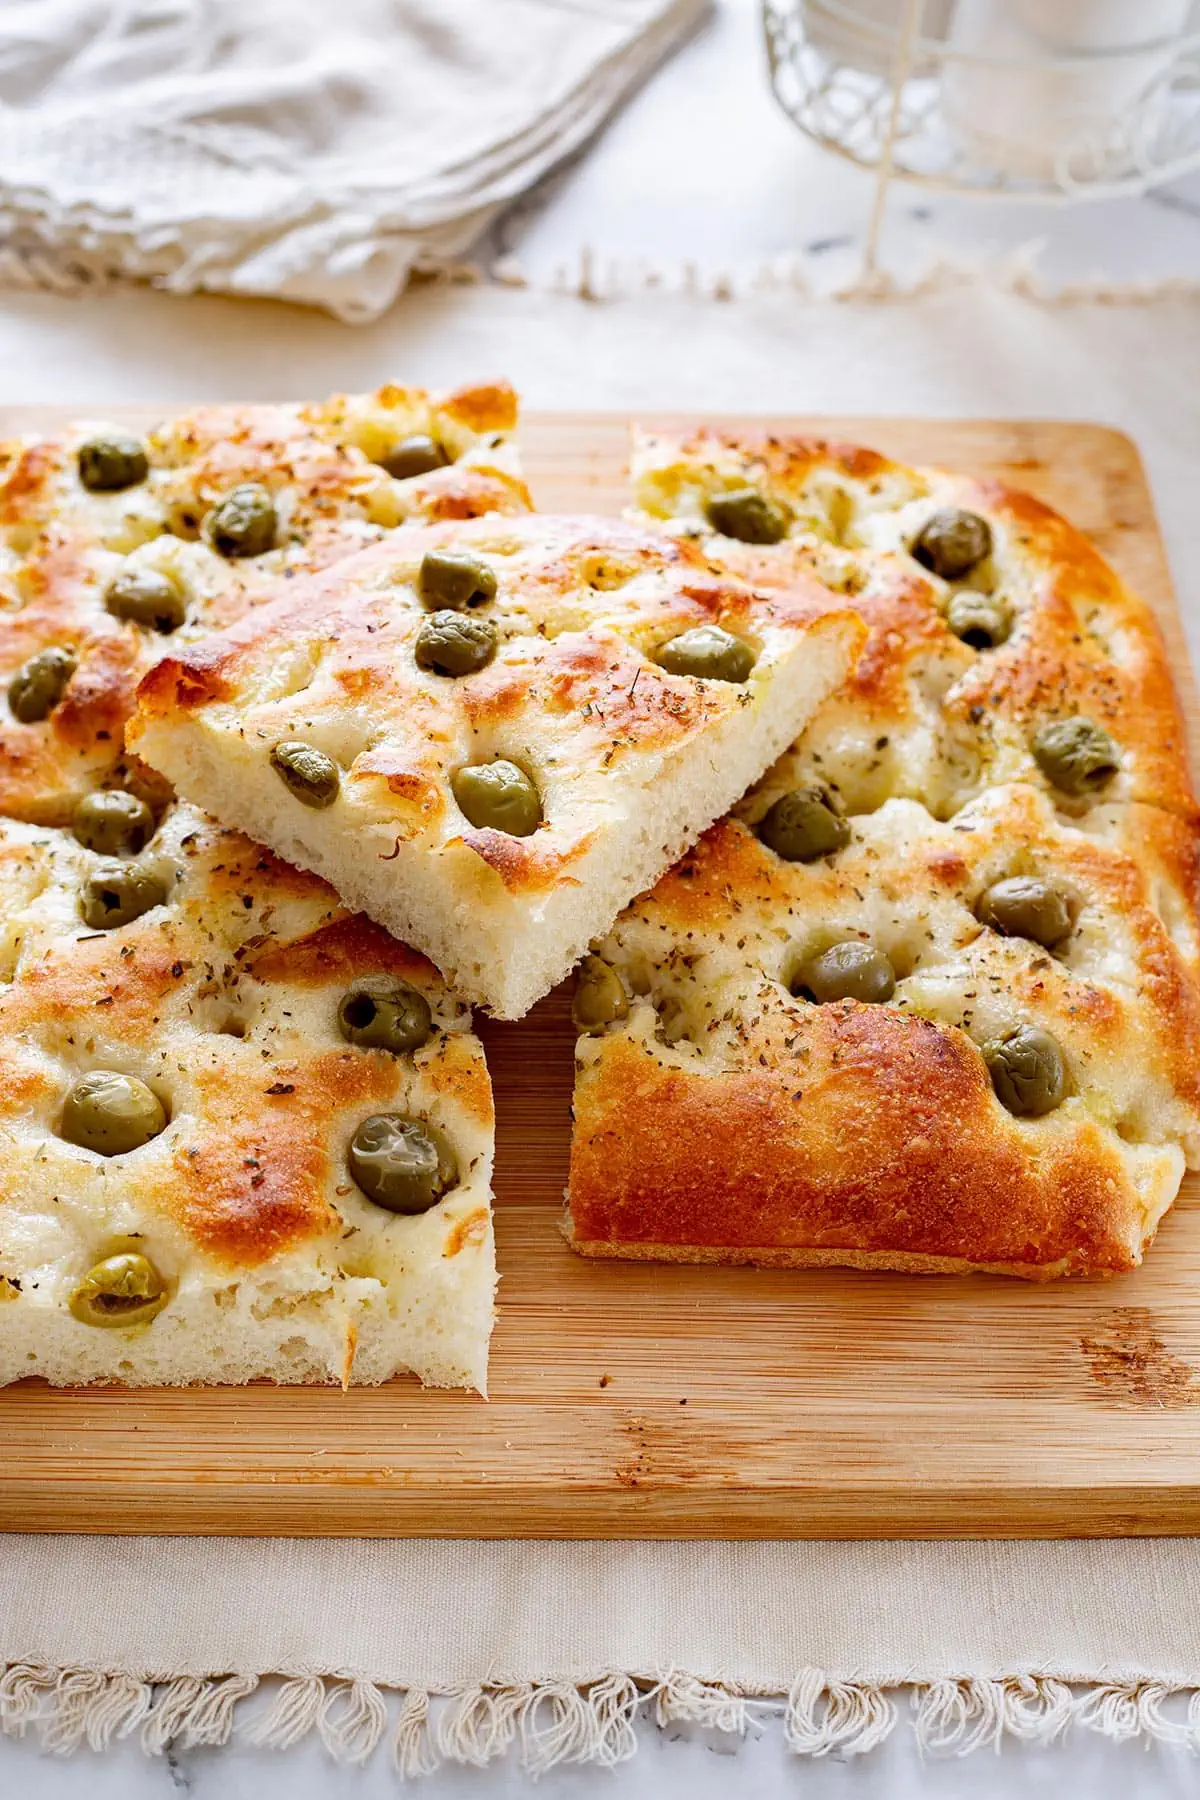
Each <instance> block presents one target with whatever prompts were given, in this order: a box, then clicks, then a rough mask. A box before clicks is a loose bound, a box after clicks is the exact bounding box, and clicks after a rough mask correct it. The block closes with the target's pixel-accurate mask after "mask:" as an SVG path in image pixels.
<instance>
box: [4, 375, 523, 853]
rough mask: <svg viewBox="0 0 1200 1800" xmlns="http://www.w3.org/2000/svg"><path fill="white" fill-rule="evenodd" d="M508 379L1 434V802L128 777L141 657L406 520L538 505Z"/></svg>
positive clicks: (49, 798)
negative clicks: (433, 392)
mask: <svg viewBox="0 0 1200 1800" xmlns="http://www.w3.org/2000/svg"><path fill="white" fill-rule="evenodd" d="M515 423H516V397H515V395H514V394H513V391H512V389H511V388H510V387H508V386H507V385H505V384H503V383H494V384H491V385H487V386H480V387H474V388H464V389H461V390H459V391H458V392H455V393H450V394H445V395H441V396H438V397H431V396H429V395H427V394H425V393H424V392H422V391H421V390H419V389H409V388H401V387H395V386H389V387H384V388H381V389H380V390H379V391H378V392H377V393H374V394H368V395H353V396H347V395H338V396H335V397H334V398H333V399H331V400H328V401H325V402H323V403H321V404H318V405H312V406H209V407H204V408H201V409H200V410H199V411H196V412H193V413H188V414H184V415H183V416H180V417H177V418H172V419H168V420H166V421H162V422H159V423H157V424H154V425H153V426H151V428H150V429H148V430H146V431H144V432H140V431H131V430H130V428H129V427H128V426H113V425H106V424H104V423H103V422H101V421H92V422H87V423H80V424H75V425H71V426H68V427H66V428H64V430H63V431H62V432H61V433H60V434H58V435H56V436H51V437H40V438H30V439H19V440H12V441H9V442H7V443H4V444H0V686H2V687H3V688H4V690H5V691H6V696H7V704H4V702H3V701H0V814H4V815H7V816H9V817H14V818H23V819H29V820H34V821H36V822H38V823H43V824H56V825H65V824H67V823H69V821H70V818H71V814H72V811H73V809H74V807H75V805H76V804H77V803H78V801H79V800H80V798H81V797H82V795H84V794H85V793H86V792H87V791H88V790H89V789H90V788H91V787H93V786H94V785H95V784H96V783H97V782H98V781H113V782H119V781H121V780H122V779H123V778H124V775H125V771H124V769H123V767H122V764H121V756H122V730H123V725H124V721H125V718H126V716H127V714H128V711H129V706H130V702H131V699H132V695H133V690H134V688H135V687H136V685H137V681H138V678H139V676H140V675H141V674H142V673H143V672H144V671H145V670H146V669H147V668H148V667H150V666H151V664H152V663H153V662H154V661H155V660H156V659H157V658H158V657H159V656H161V655H162V654H163V652H164V651H165V650H167V649H168V648H170V647H172V646H175V645H178V644H179V643H182V642H187V641H189V640H191V639H193V638H195V637H197V636H199V635H201V634H203V633H204V632H207V631H210V630H212V629H214V628H215V627H219V626H222V625H225V624H228V623H230V622H231V621H233V620H234V619H237V618H240V617H241V616H242V614H243V613H244V612H246V611H247V610H248V609H249V608H250V607H252V606H255V605H257V604H259V603H260V602H261V600H262V599H263V598H264V596H266V595H268V594H270V593H272V592H274V591H275V589H276V587H277V586H278V584H279V583H280V582H281V581H283V580H286V579H289V578H291V577H294V576H296V575H298V574H301V573H306V572H309V571H312V570H314V569H320V568H323V567H325V566H326V565H327V564H329V563H330V562H332V561H334V560H336V559H337V558H338V557H339V556H342V555H345V554H346V553H347V552H348V551H351V550H354V549H358V548H361V546H362V545H364V544H366V543H369V542H371V541H372V540H374V539H377V538H379V537H380V536H382V535H383V534H384V533H385V532H386V531H388V530H390V529H392V528H393V527H395V526H396V525H398V524H400V523H402V522H403V521H404V520H406V519H410V518H418V519H456V518H472V517H475V516H476V515H478V514H482V513H487V512H493V511H495V512H500V513H505V512H521V511H525V510H526V509H527V508H528V506H529V496H528V493H527V491H526V489H525V487H524V485H523V483H522V481H521V479H520V475H519V471H518V468H517V463H516V458H515V451H514V449H513V447H512V445H511V444H510V443H509V442H508V438H509V434H510V433H511V432H512V430H513V428H514V426H515Z"/></svg>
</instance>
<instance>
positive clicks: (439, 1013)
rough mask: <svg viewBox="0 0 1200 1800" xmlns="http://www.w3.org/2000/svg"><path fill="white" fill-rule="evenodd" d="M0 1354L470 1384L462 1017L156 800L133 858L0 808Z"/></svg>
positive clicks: (7, 1369) (358, 926) (473, 1359)
mask: <svg viewBox="0 0 1200 1800" xmlns="http://www.w3.org/2000/svg"><path fill="white" fill-rule="evenodd" d="M0 903H2V906H3V937H2V939H0V978H2V983H3V985H2V986H0V1031H2V1032H3V1035H4V1046H5V1053H4V1065H3V1071H4V1072H3V1078H2V1079H0V1381H4V1382H7V1381H13V1380H17V1379H19V1378H20V1377H22V1376H26V1375H40V1376H42V1377H44V1378H45V1379H46V1380H48V1381H50V1382H53V1383H59V1384H63V1383H82V1382H118V1383H126V1384H131V1385H145V1384H163V1383H194V1382H204V1383H215V1382H243V1381H249V1380H252V1379H255V1378H258V1377H266V1378H269V1379H271V1380H274V1381H278V1382H285V1383H292V1382H312V1381H318V1382H323V1381H341V1382H342V1383H343V1384H348V1383H350V1382H379V1381H383V1380H385V1379H387V1378H388V1377H389V1376H391V1375H393V1374H395V1373H396V1372H398V1371H400V1370H412V1371H414V1372H415V1373H416V1374H417V1375H419V1376H420V1377H421V1379H422V1380H423V1381H425V1382H428V1383H430V1384H433V1385H437V1386H466V1387H474V1388H478V1389H480V1390H481V1391H482V1390H484V1389H485V1385H486V1372H487V1351H488V1338H489V1334H490V1331H491V1326H492V1316H493V1294H494V1288H495V1262H494V1251H493V1241H492V1225H491V1212H490V1176H491V1163H492V1141H493V1118H492V1098H491V1088H490V1084H489V1081H488V1074H487V1069H486V1066H485V1063H484V1056H483V1050H482V1047H481V1045H480V1044H479V1042H478V1040H477V1039H476V1038H475V1036H474V1035H473V1033H472V1030H471V1022H470V1015H469V1013H468V1012H467V1010H466V1008H465V1007H464V1006H463V1005H462V1004H461V1002H459V1001H458V1000H456V999H454V998H452V997H451V996H450V995H449V993H448V992H447V990H446V988H445V986H444V984H443V983H442V981H441V980H440V979H439V977H438V975H437V973H436V971H435V970H434V969H433V968H432V966H431V965H430V964H429V963H428V962H427V961H426V960H425V959H424V958H423V957H421V956H418V955H417V954H416V953H415V952H413V951H411V950H408V949H406V948H405V947H404V946H403V945H401V944H398V943H396V942H395V941H394V940H393V939H391V938H389V937H388V936H387V935H386V933H384V932H382V931H381V930H379V928H378V927H377V926H375V925H372V924H371V923H370V922H369V921H368V920H366V919H364V918H362V917H361V916H354V915H350V914H348V913H346V912H345V910H344V909H343V908H342V907H341V906H340V905H339V903H338V901H337V898H336V896H335V895H334V894H333V893H332V892H331V891H330V890H329V889H328V888H327V887H326V886H325V885H324V884H323V883H321V882H319V881H318V880H316V879H315V878H314V877H313V876H311V875H307V874H301V873H299V872H297V871H296V870H294V869H289V868H287V867H286V866H285V865H283V864H281V863H279V862H277V861H276V859H275V858H274V857H273V856H271V855H270V854H269V853H268V852H266V851H264V850H262V849H260V848H259V847H258V846H256V845H253V844H251V843H249V842H248V841H247V840H245V839H244V838H241V837H239V836H237V835H236V834H234V833H230V832H226V831H223V830H222V829H220V828H219V827H217V826H216V825H215V824H214V823H213V821H212V820H210V819H207V818H206V817H205V816H204V815H203V814H201V813H198V812H197V811H195V810H194V809H193V808H192V807H190V806H187V805H185V804H174V805H171V806H169V807H168V809H167V811H166V813H165V815H164V816H163V818H162V819H161V821H160V823H159V824H158V829H157V831H156V832H155V834H154V836H153V838H152V839H151V841H150V843H149V844H148V845H147V847H146V848H145V849H144V850H143V852H142V853H141V854H140V855H139V856H137V857H136V858H133V857H130V858H124V859H119V860H117V859H111V858H104V857H100V856H97V855H96V854H94V853H93V852H91V851H89V850H87V849H85V848H84V847H83V846H81V845H80V844H79V843H78V842H77V841H76V839H75V838H74V837H73V836H71V835H69V834H68V833H66V832H62V831H58V830H55V829H53V828H48V827H39V826H35V825H29V824H25V823H17V822H6V823H4V824H3V825H0Z"/></svg>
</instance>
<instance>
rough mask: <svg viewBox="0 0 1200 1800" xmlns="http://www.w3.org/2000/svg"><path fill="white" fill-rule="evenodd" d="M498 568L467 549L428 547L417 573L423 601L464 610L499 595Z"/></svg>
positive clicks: (431, 608) (434, 606) (422, 602)
mask: <svg viewBox="0 0 1200 1800" xmlns="http://www.w3.org/2000/svg"><path fill="white" fill-rule="evenodd" d="M496 585H497V584H496V571H495V570H494V569H491V568H489V567H488V565H487V563H485V562H483V561H481V560H480V558H479V557H478V556H472V555H471V554H470V552H469V551H467V550H427V551H426V552H425V555H424V556H423V557H422V558H421V567H420V570H419V572H418V574H417V592H418V593H419V594H420V596H421V604H422V605H423V606H427V607H429V608H430V610H431V611H432V610H433V609H434V608H437V607H447V606H448V607H451V608H452V609H453V610H454V611H455V612H462V611H463V609H464V608H465V607H468V606H482V605H483V604H484V603H485V602H486V601H488V600H494V599H495V598H496Z"/></svg>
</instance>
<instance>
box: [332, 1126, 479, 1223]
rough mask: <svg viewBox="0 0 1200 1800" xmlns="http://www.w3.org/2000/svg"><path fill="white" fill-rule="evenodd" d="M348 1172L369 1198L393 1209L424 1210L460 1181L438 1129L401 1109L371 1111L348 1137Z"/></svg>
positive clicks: (452, 1157) (452, 1155)
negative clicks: (397, 1111)
mask: <svg viewBox="0 0 1200 1800" xmlns="http://www.w3.org/2000/svg"><path fill="white" fill-rule="evenodd" d="M346 1160H347V1163H348V1165H349V1169H350V1173H351V1175H352V1176H353V1178H354V1180H355V1182H356V1183H357V1184H358V1186H359V1187H360V1188H361V1189H362V1191H363V1193H364V1194H365V1195H366V1196H367V1199H368V1200H372V1201H374V1203H375V1205H376V1206H382V1207H383V1208H384V1210H385V1211H387V1212H393V1213H424V1212H428V1211H429V1209H430V1207H431V1206H436V1205H437V1203H438V1201H439V1200H440V1199H441V1198H442V1196H443V1194H445V1193H447V1192H448V1191H449V1189H450V1188H452V1187H453V1186H454V1185H455V1183H456V1182H457V1180H458V1162H457V1159H456V1157H455V1155H454V1152H453V1150H451V1148H450V1146H449V1144H447V1143H446V1141H445V1139H444V1138H443V1137H442V1135H441V1133H440V1132H436V1131H434V1130H432V1129H431V1127H430V1126H428V1125H422V1124H421V1123H420V1122H419V1121H418V1120H416V1119H409V1118H406V1117H405V1115H404V1114H403V1113H372V1114H371V1116H370V1117H369V1118H367V1119H364V1120H363V1122H362V1124H361V1125H360V1126H359V1128H358V1130H357V1131H356V1132H355V1133H354V1136H353V1137H352V1138H351V1140H350V1148H349V1151H348V1152H347V1157H346Z"/></svg>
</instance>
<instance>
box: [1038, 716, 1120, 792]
mask: <svg viewBox="0 0 1200 1800" xmlns="http://www.w3.org/2000/svg"><path fill="white" fill-rule="evenodd" d="M1033 755H1034V760H1035V761H1036V763H1037V766H1038V768H1039V769H1040V770H1041V771H1042V774H1043V775H1044V776H1045V777H1046V779H1047V781H1050V782H1052V783H1053V784H1054V786H1055V787H1056V788H1061V790H1062V792H1063V793H1064V794H1094V793H1095V792H1096V791H1097V790H1098V789H1099V788H1102V787H1103V786H1104V785H1105V783H1106V782H1109V781H1111V780H1112V778H1113V776H1114V775H1115V774H1116V773H1117V770H1118V769H1119V768H1120V766H1121V762H1120V753H1119V752H1118V750H1117V746H1116V745H1115V744H1114V743H1113V740H1112V739H1111V738H1110V737H1109V735H1108V733H1107V731H1104V730H1102V729H1101V727H1100V726H1099V725H1093V723H1092V721H1091V720H1090V719H1056V720H1055V722H1054V724H1053V725H1043V726H1042V729H1041V730H1040V731H1039V732H1038V734H1037V736H1036V737H1035V738H1034V740H1033Z"/></svg>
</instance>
